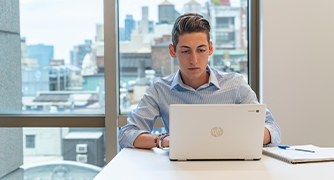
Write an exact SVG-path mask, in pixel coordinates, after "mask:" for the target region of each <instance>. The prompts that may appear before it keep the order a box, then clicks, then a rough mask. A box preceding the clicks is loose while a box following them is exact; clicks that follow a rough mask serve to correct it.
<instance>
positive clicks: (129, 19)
mask: <svg viewBox="0 0 334 180" xmlns="http://www.w3.org/2000/svg"><path fill="white" fill-rule="evenodd" d="M135 23H136V22H135V20H133V16H132V15H130V14H127V15H126V18H125V20H124V24H125V27H124V36H125V41H131V34H132V30H134V29H135V26H136V24H135Z"/></svg>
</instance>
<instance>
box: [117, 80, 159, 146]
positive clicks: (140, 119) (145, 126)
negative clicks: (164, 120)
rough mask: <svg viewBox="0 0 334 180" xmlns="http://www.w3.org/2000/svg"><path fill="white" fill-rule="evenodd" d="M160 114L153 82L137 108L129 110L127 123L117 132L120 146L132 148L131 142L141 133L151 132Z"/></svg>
mask: <svg viewBox="0 0 334 180" xmlns="http://www.w3.org/2000/svg"><path fill="white" fill-rule="evenodd" d="M159 116H160V110H159V105H158V92H157V90H156V89H155V86H154V83H152V85H151V86H150V87H149V88H148V90H147V91H146V92H145V94H144V96H143V98H142V99H141V101H140V102H139V104H138V106H137V108H136V109H135V110H133V111H131V112H130V114H129V116H128V118H127V125H125V126H123V127H122V128H121V129H120V132H119V134H118V139H119V145H120V147H121V148H125V147H129V148H134V146H133V142H134V141H135V139H136V138H137V137H138V136H139V135H140V134H142V133H151V131H152V129H153V126H154V123H155V120H156V119H157V117H159Z"/></svg>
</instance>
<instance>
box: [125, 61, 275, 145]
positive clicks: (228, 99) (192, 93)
mask: <svg viewBox="0 0 334 180" xmlns="http://www.w3.org/2000/svg"><path fill="white" fill-rule="evenodd" d="M207 71H208V72H209V73H210V78H209V82H208V83H206V84H204V85H202V86H201V87H199V88H197V89H196V90H195V89H193V88H192V87H190V86H187V85H186V84H184V83H183V81H182V79H181V75H180V70H178V71H177V72H176V73H175V74H172V75H169V76H167V77H164V78H158V79H156V80H154V81H153V83H152V84H151V86H150V87H149V89H148V90H147V91H146V92H145V94H144V96H143V98H142V99H141V101H140V103H139V104H138V106H137V108H136V109H135V110H133V111H132V112H130V114H129V116H128V119H127V122H128V124H127V125H125V126H123V127H122V128H121V130H120V132H119V144H120V146H121V148H124V147H131V148H134V146H133V142H134V140H135V139H136V138H137V136H138V135H140V134H142V133H151V131H152V128H153V126H154V123H155V120H156V119H157V117H161V119H162V122H163V124H164V126H165V129H166V131H167V132H169V105H170V104H259V102H258V100H257V98H256V94H255V93H254V91H253V90H252V89H251V88H250V86H249V85H248V84H247V82H246V81H245V80H244V78H243V77H242V75H240V74H237V73H224V72H221V71H218V70H216V69H213V68H210V67H209V66H208V67H207ZM264 126H265V127H266V128H267V129H268V130H269V132H270V135H271V142H270V143H269V144H268V145H264V146H278V145H279V144H280V143H281V130H280V127H279V126H278V125H277V124H276V122H275V120H274V118H273V116H272V115H271V113H270V112H269V110H268V109H267V112H266V120H265V125H264Z"/></svg>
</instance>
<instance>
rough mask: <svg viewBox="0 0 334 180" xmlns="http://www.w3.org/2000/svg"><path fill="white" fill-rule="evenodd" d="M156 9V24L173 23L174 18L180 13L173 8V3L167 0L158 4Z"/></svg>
mask: <svg viewBox="0 0 334 180" xmlns="http://www.w3.org/2000/svg"><path fill="white" fill-rule="evenodd" d="M158 9H159V12H158V13H159V22H158V24H174V22H175V19H176V18H177V17H178V16H179V15H180V13H179V12H177V11H176V10H175V7H174V4H171V3H170V2H168V1H167V0H165V1H164V2H162V3H161V4H159V5H158Z"/></svg>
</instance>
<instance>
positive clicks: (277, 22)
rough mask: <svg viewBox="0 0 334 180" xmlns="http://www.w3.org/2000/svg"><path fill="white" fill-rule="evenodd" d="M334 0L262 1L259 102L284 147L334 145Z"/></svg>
mask: <svg viewBox="0 0 334 180" xmlns="http://www.w3.org/2000/svg"><path fill="white" fill-rule="evenodd" d="M333 7H334V1H333V0H320V1H305V0H293V1H291V0H279V1H272V0H263V1H262V8H263V9H262V10H263V11H262V43H263V44H262V59H261V60H262V98H263V99H262V101H263V103H265V104H267V108H268V109H269V110H270V111H271V112H272V113H273V116H274V118H275V120H276V122H277V123H278V124H279V125H280V127H281V132H282V144H288V145H297V144H314V145H318V146H324V147H325V146H327V147H328V146H332V147H333V146H334V140H333V139H334V75H333V74H334V71H333V69H334V55H333V53H334V13H333Z"/></svg>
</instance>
